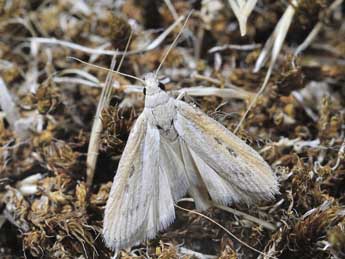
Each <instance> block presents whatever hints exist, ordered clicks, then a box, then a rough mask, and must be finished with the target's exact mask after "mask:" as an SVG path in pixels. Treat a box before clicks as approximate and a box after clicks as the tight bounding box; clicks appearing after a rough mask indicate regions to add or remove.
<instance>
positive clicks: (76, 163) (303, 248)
mask: <svg viewBox="0 0 345 259" xmlns="http://www.w3.org/2000/svg"><path fill="white" fill-rule="evenodd" d="M191 9H194V12H193V14H192V15H191V17H190V20H189V23H188V26H187V28H186V29H185V30H184V31H183V33H182V36H181V38H180V40H179V41H178V42H177V45H176V47H175V48H174V49H173V50H172V51H171V53H170V55H169V56H168V57H167V60H166V62H165V63H164V65H163V67H162V69H161V70H160V75H161V78H160V79H161V80H163V81H165V82H166V90H167V91H169V93H171V94H172V95H176V96H177V95H178V93H180V91H185V92H186V93H187V95H186V96H185V100H186V101H187V102H193V103H194V104H195V105H197V106H199V107H200V108H201V109H202V110H203V111H204V112H206V113H207V114H208V115H209V116H211V117H213V118H214V119H216V120H218V121H219V122H220V123H222V124H223V125H224V126H226V127H227V128H229V129H230V130H234V129H236V127H237V125H238V123H239V121H240V120H241V118H242V117H243V115H244V114H245V113H246V111H247V109H248V107H249V105H250V103H251V102H252V100H253V99H254V97H255V95H256V94H257V93H258V91H259V90H260V87H261V86H262V85H263V83H264V81H265V76H266V74H267V70H268V69H270V70H271V71H270V73H271V74H270V76H269V78H268V79H269V80H267V78H266V81H267V82H266V83H267V84H266V85H265V87H264V88H263V91H262V92H261V94H260V95H259V96H258V98H257V99H256V101H255V103H254V104H253V105H252V107H251V109H250V110H248V112H247V113H248V114H247V116H246V118H245V119H244V121H243V123H242V124H241V128H240V129H239V130H238V131H237V132H236V134H237V135H238V136H239V137H241V138H242V139H244V140H245V141H246V142H247V143H248V144H249V145H250V146H252V147H253V148H255V149H256V150H257V151H258V152H260V154H261V155H262V156H263V157H264V159H265V160H266V161H267V162H268V163H269V164H270V165H271V166H272V168H273V170H274V171H275V172H276V173H277V175H278V178H279V182H280V192H281V194H280V195H279V196H277V197H276V200H275V201H273V202H265V203H260V204H256V205H255V206H251V207H246V206H244V205H237V206H236V207H235V209H237V210H240V211H243V212H245V213H247V214H250V215H251V216H253V217H255V218H257V219H259V220H261V221H265V222H267V223H269V224H271V225H270V226H273V227H272V229H273V230H270V229H267V228H265V227H263V226H260V225H259V224H257V223H255V222H253V221H251V220H249V219H248V218H246V217H245V216H241V215H233V214H230V213H229V212H226V211H223V210H221V209H219V208H212V209H209V210H208V211H206V212H205V215H207V216H208V217H209V218H211V219H213V220H214V221H216V222H218V223H220V224H221V225H222V226H224V227H225V228H226V229H228V230H229V231H231V232H232V233H233V234H235V235H236V236H237V237H238V238H240V239H241V240H243V241H244V242H246V243H247V244H248V245H250V246H252V247H254V248H255V249H257V250H259V251H262V252H263V253H265V254H266V255H267V257H266V258H269V257H268V256H271V258H283V259H284V258H345V245H344V244H345V234H344V233H345V198H344V197H345V187H344V186H345V155H344V154H345V151H344V150H345V141H344V136H345V91H344V84H345V62H344V58H345V47H344V40H345V38H344V35H345V29H344V28H345V9H344V2H343V1H342V0H317V1H311V0H310V1H309V0H298V1H297V0H296V1H273V0H258V1H252V0H246V1H245V0H236V1H235V0H227V1H220V0H199V1H180V0H176V1H171V0H166V1H150V0H145V1H136V0H127V1H106V0H100V1H82V0H78V1H68V0H67V1H50V0H48V1H19V0H10V1H0V35H1V37H0V258H110V257H111V256H113V253H112V252H111V251H110V250H109V249H108V248H106V247H105V245H104V243H103V240H102V236H101V233H102V221H103V213H104V207H105V204H106V201H107V199H108V195H109V191H110V187H111V181H112V179H113V176H114V174H115V172H116V168H117V165H118V161H119V158H120V157H121V154H122V152H123V149H124V146H125V144H126V141H127V138H128V135H129V132H130V129H131V127H132V125H133V124H134V122H135V120H136V118H137V117H138V115H139V114H140V113H141V112H142V109H143V107H144V99H143V94H142V92H143V88H142V86H141V85H140V82H139V81H136V80H134V79H132V78H125V77H124V76H122V75H113V77H112V81H111V82H112V83H111V84H112V85H111V87H112V89H111V94H110V98H109V105H107V106H106V107H105V108H104V109H103V110H102V111H101V116H100V119H101V122H102V127H101V128H102V131H101V132H100V133H99V134H100V135H99V136H100V142H99V150H98V159H97V164H96V170H95V177H94V180H93V182H92V185H91V186H90V188H89V187H88V186H87V184H86V182H87V177H86V171H87V170H86V168H87V165H86V157H87V151H88V145H89V139H90V134H91V129H92V123H93V121H94V116H95V114H96V109H97V106H98V102H99V99H100V95H101V91H102V87H104V82H105V81H106V76H107V74H108V71H106V70H102V69H99V68H95V67H92V66H87V65H85V64H82V63H80V62H77V61H75V60H72V59H69V58H67V57H69V56H72V57H75V58H78V59H81V60H85V61H88V62H90V63H92V64H95V65H98V66H102V67H105V68H107V67H109V65H110V63H111V58H112V57H113V56H114V54H115V53H116V51H115V50H117V51H118V55H117V58H116V62H117V64H118V63H119V62H120V59H121V57H122V55H123V51H124V48H125V46H126V44H127V41H128V38H129V35H130V33H131V31H132V33H133V37H132V40H131V42H130V43H129V49H128V55H126V56H125V58H124V62H123V64H122V66H121V69H120V72H123V73H126V74H130V75H133V76H136V77H139V78H142V77H143V75H144V74H145V73H147V72H152V71H153V70H155V69H156V68H157V66H158V65H159V63H160V61H161V58H162V56H163V54H164V53H165V51H166V50H167V49H168V47H169V45H170V43H171V42H172V41H173V39H174V38H175V37H176V35H177V34H178V32H179V30H180V28H181V21H182V19H183V17H185V16H186V15H187V14H188V12H189V11H190V10H191ZM241 34H242V35H244V34H245V36H243V37H241ZM265 61H268V62H265ZM270 62H271V63H270ZM254 70H255V71H256V72H255V73H254V72H253V71H254ZM266 77H267V76H266ZM188 93H190V95H188ZM232 93H234V94H232ZM179 206H182V207H184V208H188V209H194V205H193V203H191V202H190V201H188V199H187V200H183V201H180V202H179ZM258 256H259V254H257V253H256V252H254V251H253V250H250V249H248V248H247V247H246V246H244V245H242V244H241V243H240V242H238V241H236V240H235V239H233V238H232V237H230V236H229V235H228V234H227V233H226V232H225V231H223V230H222V229H221V228H219V227H218V226H217V225H215V224H214V223H212V222H210V221H208V220H207V219H205V218H202V217H200V216H198V215H195V214H191V213H187V212H185V211H182V210H179V209H177V210H176V221H175V223H174V224H173V225H172V226H171V227H169V228H168V229H167V230H166V231H164V232H162V233H160V235H159V236H158V237H157V238H156V239H154V240H151V241H147V242H146V243H143V244H141V245H138V246H136V247H133V248H131V249H127V250H123V251H118V252H117V254H116V255H115V258H126V259H132V258H156V259H158V258H159V259H168V258H184V259H191V258H222V259H225V258H231V259H235V258H257V257H258ZM261 257H262V258H263V256H262V255H261Z"/></svg>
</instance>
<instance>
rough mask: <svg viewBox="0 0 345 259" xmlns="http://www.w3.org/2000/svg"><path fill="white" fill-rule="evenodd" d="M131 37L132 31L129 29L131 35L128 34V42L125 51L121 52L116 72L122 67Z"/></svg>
mask: <svg viewBox="0 0 345 259" xmlns="http://www.w3.org/2000/svg"><path fill="white" fill-rule="evenodd" d="M132 36H133V31H132V29H131V33H130V34H129V37H128V40H127V43H126V47H125V50H124V51H123V55H122V57H121V60H120V63H119V65H118V67H117V69H116V71H117V72H119V71H120V68H121V66H122V63H123V61H124V60H125V56H126V54H127V50H128V48H129V44H130V43H131V40H132Z"/></svg>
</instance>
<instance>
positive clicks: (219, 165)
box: [103, 73, 279, 250]
mask: <svg viewBox="0 0 345 259" xmlns="http://www.w3.org/2000/svg"><path fill="white" fill-rule="evenodd" d="M156 74H157V73H149V74H147V75H146V76H145V77H144V94H145V108H144V110H143V112H142V113H141V114H140V115H139V117H138V119H137V120H136V122H135V124H134V126H133V127H132V129H131V132H130V135H129V138H128V141H127V144H126V147H125V149H124V151H123V154H122V157H121V159H120V162H119V165H118V169H117V173H116V175H115V178H114V182H113V185H112V188H111V191H110V194H109V199H108V201H107V204H106V208H105V215H104V225H103V237H104V240H105V243H106V245H107V246H108V247H110V248H112V249H113V250H119V249H122V248H127V247H131V246H134V245H137V244H138V243H140V242H142V241H145V240H147V239H151V238H154V237H155V236H156V234H157V233H158V232H159V231H161V230H164V229H166V228H167V227H168V226H169V225H170V224H171V223H172V222H173V221H174V219H175V209H174V203H175V202H177V201H178V200H179V199H180V198H181V197H182V196H184V195H185V194H186V193H187V192H188V193H189V195H190V196H191V197H192V198H193V199H194V201H195V205H196V208H197V209H199V210H206V209H207V208H209V207H210V206H211V204H212V203H211V202H212V201H213V202H216V203H218V204H222V205H229V204H232V203H239V202H242V203H246V204H249V205H250V204H252V203H255V202H257V201H259V200H269V199H271V198H273V197H274V195H275V194H277V193H279V190H278V189H279V188H278V182H277V179H276V176H275V175H274V173H273V172H272V169H271V168H270V166H269V165H268V164H267V163H266V162H265V161H264V159H263V158H262V157H261V156H260V155H259V154H258V153H257V152H256V151H255V150H254V149H253V148H251V147H250V146H249V145H247V144H246V143H245V142H244V141H242V140H241V139H240V138H238V137H237V136H236V135H234V134H233V133H231V132H230V131H229V130H228V129H227V128H225V127H224V126H223V125H222V124H220V123H219V122H217V121H215V120H214V119H212V118H210V117H208V116H207V115H206V114H204V113H203V112H202V111H201V110H199V109H198V108H196V107H194V106H192V105H189V104H187V103H186V102H184V101H182V100H178V99H174V98H173V97H171V96H170V95H169V94H168V93H167V92H165V90H164V85H163V84H162V83H161V82H160V81H159V80H158V79H157V76H156Z"/></svg>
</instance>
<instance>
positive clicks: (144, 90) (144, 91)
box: [143, 87, 146, 95]
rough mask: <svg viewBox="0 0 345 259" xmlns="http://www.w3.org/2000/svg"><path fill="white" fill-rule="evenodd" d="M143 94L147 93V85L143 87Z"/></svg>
mask: <svg viewBox="0 0 345 259" xmlns="http://www.w3.org/2000/svg"><path fill="white" fill-rule="evenodd" d="M143 94H144V95H146V87H144V89H143Z"/></svg>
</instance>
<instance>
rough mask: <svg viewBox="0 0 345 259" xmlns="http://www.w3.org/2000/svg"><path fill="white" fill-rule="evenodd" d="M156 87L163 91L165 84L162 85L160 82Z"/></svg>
mask: <svg viewBox="0 0 345 259" xmlns="http://www.w3.org/2000/svg"><path fill="white" fill-rule="evenodd" d="M158 87H159V88H160V89H162V90H163V91H165V84H163V83H162V82H159V84H158Z"/></svg>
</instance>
